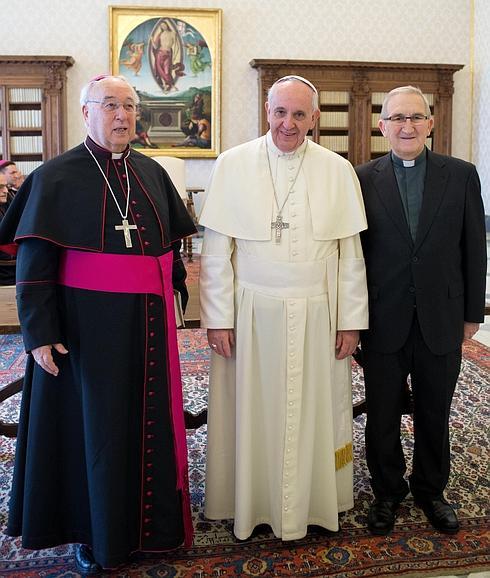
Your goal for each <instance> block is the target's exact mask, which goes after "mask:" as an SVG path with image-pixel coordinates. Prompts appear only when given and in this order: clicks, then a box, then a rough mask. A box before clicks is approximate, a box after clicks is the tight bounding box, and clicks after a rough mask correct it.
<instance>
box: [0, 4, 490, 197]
mask: <svg viewBox="0 0 490 578" xmlns="http://www.w3.org/2000/svg"><path fill="white" fill-rule="evenodd" d="M115 4H116V5H119V6H122V5H135V4H138V5H139V6H151V7H155V6H161V7H176V6H177V7H183V8H184V7H189V8H190V7H195V8H222V9H223V47H222V54H223V58H222V60H223V66H222V109H223V113H222V119H221V128H222V149H223V150H224V149H227V148H229V147H231V146H233V145H236V144H238V143H241V142H243V141H246V140H249V139H251V138H254V137H256V136H257V135H258V114H257V107H258V90H257V72H256V71H255V70H254V69H252V68H251V67H250V66H249V64H248V63H249V61H250V60H251V59H252V58H309V59H325V60H368V61H369V60H372V61H393V62H396V61H399V62H440V63H453V64H464V65H465V67H464V68H463V70H461V71H459V72H457V73H456V74H455V77H454V79H455V98H454V115H453V153H454V154H455V155H456V156H460V157H462V158H465V159H469V158H470V155H471V148H472V147H471V135H472V131H471V122H470V119H471V106H470V105H469V102H470V97H471V94H472V86H471V74H470V67H469V63H470V58H471V42H470V39H471V35H470V27H471V24H472V18H471V17H472V0H411V1H410V2H407V1H403V0H303V1H297V0H175V1H172V2H165V1H161V0H160V1H159V0H139V1H138V0H137V1H135V0H129V1H124V0H120V1H119V2H116V3H115ZM477 4H478V12H479V13H481V14H482V15H483V16H484V17H485V18H484V21H483V22H482V27H483V28H484V27H486V30H487V31H488V30H489V27H488V20H489V18H488V16H489V10H490V9H489V8H488V7H487V6H486V5H485V0H477ZM109 5H110V2H109V1H108V0H82V1H81V2H75V1H72V0H32V1H29V0H16V1H15V3H14V4H13V3H12V0H0V7H1V8H2V10H1V14H2V19H1V30H2V33H1V35H0V53H2V54H62V55H70V56H72V57H73V58H74V59H75V64H74V66H73V67H72V68H71V69H69V71H68V144H69V146H74V145H75V144H77V143H78V142H80V140H81V139H82V137H83V135H84V127H83V123H82V120H81V116H80V113H79V105H78V93H79V90H80V88H81V86H82V84H83V83H84V82H85V81H86V80H87V79H88V78H90V77H92V76H94V75H96V74H99V73H102V72H107V71H108V69H109V19H108V6H109ZM483 28H482V29H479V34H478V38H479V41H481V42H482V44H485V45H486V53H485V55H484V56H483V55H480V56H479V59H480V60H479V61H480V62H481V64H482V66H483V65H485V64H486V65H488V58H489V51H488V42H489V40H488V34H486V35H485V34H484V31H483ZM485 59H487V61H486V62H483V61H484V60H485ZM487 74H488V73H487ZM488 83H489V79H488V76H487V78H486V87H485V86H483V85H481V86H480V87H479V91H478V95H479V96H480V97H483V95H484V94H485V93H486V92H488V89H489V87H488ZM487 102H488V99H487ZM478 111H479V112H478V114H479V115H483V114H488V108H486V109H485V108H484V107H483V106H482V103H481V99H480V101H479V104H478ZM477 129H478V127H474V130H473V135H474V137H473V140H474V141H475V142H477V143H478V147H479V151H482V150H483V147H486V149H487V150H488V146H489V143H488V140H486V142H482V139H479V138H478V134H477V133H478V130H477ZM483 140H484V139H483ZM474 148H475V149H476V147H474ZM487 156H488V155H487ZM186 165H187V182H188V185H192V186H203V185H205V183H206V181H207V178H208V176H209V173H210V171H211V168H212V165H213V161H212V160H188V161H186ZM487 180H488V179H487Z"/></svg>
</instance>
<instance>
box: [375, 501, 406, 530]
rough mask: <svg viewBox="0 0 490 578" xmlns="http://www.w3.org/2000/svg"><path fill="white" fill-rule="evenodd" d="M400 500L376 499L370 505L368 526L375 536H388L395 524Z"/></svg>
mask: <svg viewBox="0 0 490 578" xmlns="http://www.w3.org/2000/svg"><path fill="white" fill-rule="evenodd" d="M399 505H400V502H394V501H391V500H374V502H373V503H372V504H371V506H370V507H369V513H368V528H369V531H370V532H371V534H374V535H375V536H386V534H389V533H390V532H391V530H393V526H394V525H395V518H396V511H397V510H398V506H399Z"/></svg>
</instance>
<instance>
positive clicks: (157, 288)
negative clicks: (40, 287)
mask: <svg viewBox="0 0 490 578" xmlns="http://www.w3.org/2000/svg"><path fill="white" fill-rule="evenodd" d="M172 264H173V252H172V251H170V252H168V253H165V255H161V256H160V257H150V256H147V255H117V254H114V253H90V252H85V251H75V250H72V249H66V250H64V251H63V252H62V254H61V259H60V266H59V275H58V283H59V284H60V285H66V286H67V287H74V288H76V289H88V290H91V291H107V292H112V293H152V294H155V295H159V296H160V297H161V298H162V299H163V302H164V304H165V310H166V314H167V320H168V321H167V326H166V327H165V330H166V333H167V355H168V360H169V374H170V397H171V400H170V410H171V415H172V427H173V432H174V447H175V458H176V463H177V489H179V490H181V491H182V497H183V515H184V528H185V545H186V546H190V545H191V544H192V535H193V528H192V518H191V509H190V496H189V477H188V467H187V442H186V433H185V422H184V412H183V399H182V379H181V375H180V362H179V352H178V347H177V328H176V325H175V322H174V320H175V311H174V293H173V285H172Z"/></svg>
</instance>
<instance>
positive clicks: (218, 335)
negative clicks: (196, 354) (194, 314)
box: [208, 329, 235, 357]
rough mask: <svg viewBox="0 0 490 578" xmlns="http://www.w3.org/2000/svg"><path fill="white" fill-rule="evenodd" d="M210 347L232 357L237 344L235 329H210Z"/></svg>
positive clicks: (222, 354) (219, 353) (224, 355)
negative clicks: (232, 351)
mask: <svg viewBox="0 0 490 578" xmlns="http://www.w3.org/2000/svg"><path fill="white" fill-rule="evenodd" d="M208 343H209V347H211V349H212V350H213V351H214V352H215V353H217V354H218V355H221V356H223V357H231V350H232V349H233V347H234V346H235V333H234V331H233V329H208Z"/></svg>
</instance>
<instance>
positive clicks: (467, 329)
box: [464, 321, 480, 339]
mask: <svg viewBox="0 0 490 578" xmlns="http://www.w3.org/2000/svg"><path fill="white" fill-rule="evenodd" d="M478 329H480V324H479V323H470V322H469V321H465V322H464V338H465V339H471V338H472V337H473V335H475V333H476V332H477V331H478Z"/></svg>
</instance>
